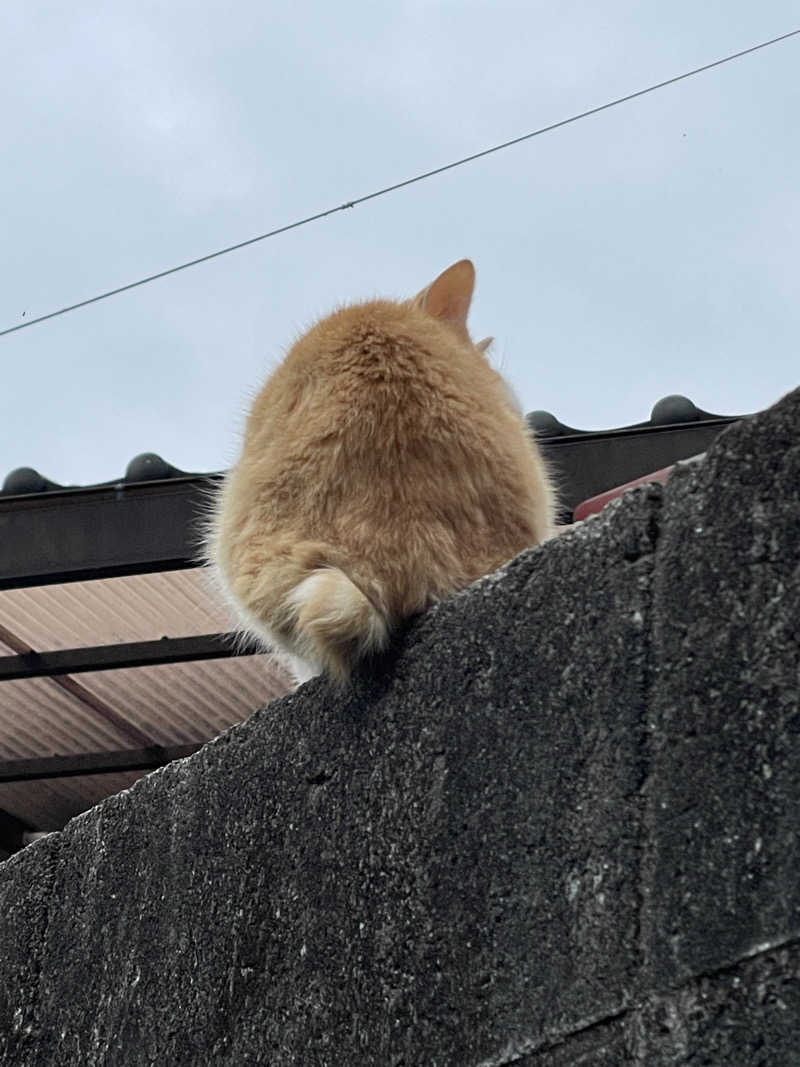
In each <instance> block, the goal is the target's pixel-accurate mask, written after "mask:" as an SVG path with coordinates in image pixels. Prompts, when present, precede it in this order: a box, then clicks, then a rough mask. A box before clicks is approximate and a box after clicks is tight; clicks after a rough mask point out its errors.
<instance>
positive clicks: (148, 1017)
mask: <svg viewBox="0 0 800 1067" xmlns="http://www.w3.org/2000/svg"><path fill="white" fill-rule="evenodd" d="M658 504H659V494H658V492H655V493H653V494H652V495H651V494H648V493H639V494H637V495H635V496H634V497H633V498H631V499H630V500H629V501H627V502H626V503H625V504H624V505H623V506H621V507H620V508H619V509H617V515H616V517H615V521H612V522H608V523H607V522H606V521H605V520H604V521H602V522H595V523H592V524H589V525H587V527H586V528H585V529H584V530H583V531H580V532H578V533H576V534H575V535H573V537H572V538H569V539H563V540H562V541H559V542H555V543H553V544H551V545H549V546H547V548H546V550H544V551H534V552H530V553H527V554H525V555H524V556H522V557H520V558H519V559H518V560H516V561H515V562H514V563H513V564H512V565H511V566H510V567H509V568H508V570H507V571H506V572H505V574H504V575H502V576H500V577H499V576H493V577H490V578H488V579H486V580H485V581H483V582H482V583H480V584H478V585H477V586H476V587H474V588H472V589H471V590H469V591H468V592H466V593H465V594H463V595H461V596H458V597H455V598H453V599H452V600H450V601H448V602H447V603H445V604H442V605H441V606H440V607H439V608H437V609H436V610H434V611H432V612H430V613H428V614H427V615H426V616H425V617H423V618H421V619H420V620H418V621H417V622H416V623H415V624H413V625H412V626H411V627H410V628H409V629H408V631H407V633H406V634H404V635H403V636H402V637H401V639H400V640H399V641H398V643H397V646H396V648H395V649H394V650H393V652H392V653H391V655H390V656H389V657H387V659H386V660H385V661H384V662H383V663H382V664H379V665H373V666H372V667H371V668H367V669H365V670H364V671H363V672H362V674H361V676H360V677H358V678H357V679H356V681H355V685H354V688H353V690H352V692H351V693H350V694H348V695H345V696H343V697H342V696H338V695H336V694H335V693H333V692H332V691H331V690H330V689H329V688H328V687H327V686H326V684H325V683H324V682H322V681H316V682H312V683H311V684H310V685H308V686H306V687H305V688H304V689H303V690H301V691H299V692H298V693H297V694H294V695H292V696H290V697H287V698H285V699H284V700H281V701H278V702H276V703H274V704H272V705H270V706H269V707H268V708H266V709H264V710H263V711H261V712H259V713H257V714H256V715H255V716H253V718H252V719H250V720H249V721H248V722H247V723H245V724H243V725H242V726H241V727H239V728H236V729H234V730H232V731H230V732H229V733H228V734H226V735H224V736H223V737H221V738H220V739H218V740H217V741H215V742H212V743H211V744H209V745H208V746H206V747H205V748H204V749H203V750H202V751H201V752H200V753H198V754H197V755H196V756H194V757H193V758H191V759H189V760H186V761H183V762H181V763H177V764H173V765H171V766H170V767H168V768H166V769H165V770H163V771H161V772H157V773H156V774H153V775H151V776H149V777H147V778H145V779H143V780H142V781H141V782H139V783H138V784H137V785H136V786H135V787H134V788H133V789H131V790H129V791H128V792H126V793H123V794H121V795H119V796H117V797H114V798H111V799H110V800H109V801H107V802H106V803H104V804H103V805H101V806H100V807H99V808H97V809H95V810H93V811H92V812H90V813H88V814H86V815H84V816H82V817H80V818H79V819H77V820H75V821H74V822H73V823H71V824H70V826H69V827H68V828H67V829H66V830H65V831H64V833H63V834H62V835H61V851H60V864H59V867H58V871H57V886H56V889H55V892H56V894H57V900H58V905H57V908H56V909H55V910H56V913H57V914H55V915H54V916H53V917H52V918H51V921H50V923H49V926H48V928H47V931H46V935H45V938H44V944H43V946H42V952H41V956H42V962H41V970H40V975H39V981H38V986H39V992H38V999H37V1002H36V1005H35V1016H34V1022H33V1026H34V1035H33V1038H34V1040H35V1046H34V1047H35V1049H36V1057H39V1058H38V1059H37V1058H33V1059H31V1060H30V1061H29V1062H32V1063H36V1062H46V1063H52V1064H62V1063H63V1064H75V1063H81V1064H82V1065H86V1067H90V1065H92V1064H101V1063H103V1064H105V1063H111V1062H113V1063H125V1064H140V1063H141V1064H145V1063H155V1062H158V1063H187V1064H193V1063H214V1064H235V1065H237V1067H239V1065H242V1064H247V1063H251V1062H252V1063H263V1062H270V1063H275V1064H292V1063H296V1064H303V1065H309V1067H310V1065H314V1064H345V1063H347V1064H349V1063H353V1064H356V1063H358V1064H363V1065H367V1064H376V1065H377V1064H380V1065H381V1067H386V1065H388V1064H397V1065H399V1064H406V1065H408V1064H412V1063H425V1064H429V1065H431V1067H434V1065H436V1064H440V1065H445V1064H447V1065H450V1064H454V1063H459V1064H469V1063H479V1062H481V1060H484V1059H489V1058H491V1057H492V1056H494V1055H496V1053H497V1051H498V1050H501V1049H504V1048H507V1047H509V1046H510V1045H511V1046H514V1047H519V1048H524V1046H525V1043H526V1042H528V1041H529V1040H530V1039H531V1035H534V1034H548V1033H554V1034H559V1033H561V1032H564V1031H566V1030H570V1029H574V1028H575V1026H576V1025H578V1024H579V1023H580V1020H582V1019H583V1018H584V1017H585V1016H586V1015H587V1014H592V1013H595V1012H597V1011H598V1010H600V1011H612V1010H617V1009H618V1008H619V1007H620V1006H621V1005H623V1004H624V1003H626V1001H627V1000H628V998H629V997H630V996H631V990H632V986H633V983H634V981H635V975H636V970H637V965H638V961H637V944H636V934H637V913H638V903H639V902H638V890H637V863H636V858H637V847H638V846H637V842H638V836H639V824H638V820H639V816H640V804H639V801H638V796H637V789H638V786H639V784H640V782H641V778H642V775H643V773H644V769H643V764H642V757H641V753H640V751H639V750H640V746H641V743H642V737H641V731H640V730H639V726H638V723H639V721H640V719H641V717H642V699H643V694H644V655H645V633H646V622H645V615H646V610H647V609H646V599H647V597H646V590H647V584H648V580H649V579H648V575H649V570H650V567H651V565H652V536H651V534H652V521H651V520H652V515H653V512H654V510H656V509H657V507H658ZM554 618H559V619H561V620H563V622H562V624H560V625H553V623H552V620H553V619H554ZM577 650H580V653H579V654H576V652H577ZM29 866H30V873H31V874H34V872H35V867H36V864H33V863H31V864H30V865H29ZM28 889H29V886H28V884H27V883H26V881H24V880H22V879H21V880H20V881H19V882H18V886H17V891H18V892H19V894H20V896H24V895H25V893H26V892H28ZM2 966H3V964H2V963H0V967H2ZM6 1062H8V1061H6Z"/></svg>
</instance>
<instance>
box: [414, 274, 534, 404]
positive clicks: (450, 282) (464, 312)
mask: <svg viewBox="0 0 800 1067" xmlns="http://www.w3.org/2000/svg"><path fill="white" fill-rule="evenodd" d="M474 290H475V267H474V266H473V263H472V260H470V259H460V260H459V261H458V262H457V263H453V265H452V266H450V267H448V268H447V270H443V271H442V273H441V274H440V275H439V276H438V277H437V278H436V279H435V280H434V281H432V282H431V284H430V285H428V286H427V287H426V288H425V289H423V290H422V291H421V292H419V293H417V295H416V296H415V297H414V298H413V299H412V300H410V301H409V304H410V305H411V306H412V307H415V308H419V310H421V311H425V312H426V313H427V314H428V315H432V316H433V317H434V318H435V319H438V320H439V321H440V322H442V323H444V324H445V325H447V326H449V327H450V328H451V329H452V330H453V331H454V332H455V334H456V335H457V336H458V338H459V339H460V340H462V341H467V342H468V343H469V344H471V345H474V347H475V348H477V349H478V350H479V351H480V352H483V353H484V354H486V353H487V352H488V351H489V348H490V347H491V344H492V340H493V338H491V337H484V338H483V340H482V341H477V342H475V341H473V340H472V338H471V337H470V334H469V330H468V329H467V317H468V316H469V309H470V305H471V303H472V294H473V292H474ZM498 378H499V379H500V382H501V385H502V388H503V391H504V393H505V396H506V399H507V401H508V404H509V406H510V407H511V408H513V409H514V411H515V412H517V413H518V414H519V415H522V414H523V409H522V405H521V404H520V401H519V397H518V396H517V394H516V393H515V392H514V389H513V388H512V386H511V385H510V384H509V383H508V382H507V381H506V380H505V378H503V377H502V375H498Z"/></svg>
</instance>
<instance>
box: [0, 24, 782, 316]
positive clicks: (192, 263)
mask: <svg viewBox="0 0 800 1067" xmlns="http://www.w3.org/2000/svg"><path fill="white" fill-rule="evenodd" d="M798 34H800V29H797V30H791V31H790V32H789V33H784V34H781V36H780V37H772V38H771V39H770V40H769V41H762V42H761V43H760V44H754V45H752V46H751V47H750V48H744V49H742V51H741V52H733V53H732V54H731V55H728V56H724V57H723V58H722V59H715V60H714V61H713V62H711V63H705V64H703V66H702V67H695V68H694V70H687V71H685V73H683V74H676V75H675V77H673V78H667V79H666V80H665V81H660V82H656V83H655V85H648V86H647V88H645V89H637V90H636V92H633V93H628V94H627V95H625V96H619V97H617V98H616V99H615V100H609V101H608V103H606V104H599V105H598V106H597V107H591V108H589V109H588V110H587V111H581V112H579V113H578V114H577V115H571V116H570V117H569V118H567V119H561V120H560V121H558V122H551V123H550V124H549V125H548V126H540V127H539V128H538V129H536V130H532V131H531V132H530V133H525V134H523V135H522V136H521V137H514V138H513V139H512V140H510V141H503V142H502V144H496V145H493V146H492V147H491V148H484V149H483V150H482V151H481V152H474V153H473V154H472V155H471V156H464V157H463V159H457V160H455V162H453V163H446V164H445V165H444V166H443V167H436V168H434V169H433V170H427V171H425V172H424V173H423V174H417V175H415V176H414V177H413V178H406V179H405V181H402V182H395V184H394V185H387V186H386V187H385V188H383V189H378V190H376V191H375V192H374V193H367V195H366V196H359V197H357V198H356V199H355V200H348V201H346V202H345V203H344V204H338V205H337V206H336V207H331V208H328V209H327V210H326V211H319V212H317V214H316V215H307V216H306V217H305V218H304V219H298V220H297V221H296V222H290V223H289V224H288V225H286V226H279V227H278V228H277V229H275V230H269V231H268V232H267V233H261V234H259V235H258V236H257V237H250V238H248V239H247V240H246V241H239V242H238V243H237V244H234V245H228V246H227V248H220V249H218V251H216V252H209V253H208V254H207V255H205V256H198V257H197V259H190V260H188V261H187V262H186V263H179V264H178V266H177V267H169V268H168V269H167V270H161V271H159V272H158V273H157V274H149V275H148V276H147V277H146V278H140V279H139V280H138V281H135V282H129V283H128V284H127V285H120V286H118V288H116V289H109V290H107V292H104V293H98V295H97V296H90V297H89V298H88V299H87V300H79V301H78V302H77V304H68V305H67V306H66V307H62V308H59V309H58V310H57V311H50V312H48V313H47V314H46V315H39V316H38V317H37V318H35V319H29V320H28V321H27V322H21V323H19V324H18V325H16V326H9V327H8V328H7V329H5V330H0V337H5V336H6V335H7V334H9V333H16V331H17V330H26V329H27V328H28V327H29V326H35V325H36V324H37V323H39V322H45V321H46V320H47V319H54V318H56V317H57V316H58V315H66V314H67V312H68V311H76V310H77V309H78V308H82V307H87V305H89V304H96V303H97V302H98V301H99V300H107V299H108V298H109V297H110V296H117V294H118V293H124V292H127V290H128V289H136V288H138V286H140V285H147V284H148V283H149V282H155V281H158V279H159V278H166V277H167V275H169V274H177V272H178V271H181V270H186V269H187V268H188V267H196V266H197V265H198V264H199V263H207V262H208V260H210V259H216V258H217V257H218V256H226V255H227V254H228V253H229V252H236V251H238V250H239V249H240V248H246V247H247V246H248V245H253V244H256V243H257V242H258V241H266V240H267V239H268V238H270V237H277V236H278V234H281V233H287V232H288V231H289V230H296V229H298V228H299V227H300V226H307V225H308V224H309V223H310V222H317V221H318V220H319V219H324V218H326V217H327V216H328V215H333V214H335V213H336V212H337V211H346V210H347V209H348V208H353V207H356V206H357V205H358V204H365V203H366V202H367V201H368V200H375V199H377V197H379V196H386V195H387V193H393V192H395V191H396V190H397V189H404V188H405V187H406V186H407V185H414V184H415V183H416V182H421V181H425V179H426V178H433V177H434V176H435V175H437V174H444V172H445V171H447V170H453V169H454V168H455V167H463V166H464V164H465V163H472V162H473V161H474V160H476V159H482V158H483V157H484V156H490V155H492V154H493V153H494V152H501V151H502V150H503V149H504V148H511V147H512V145H517V144H521V143H522V142H523V141H530V140H531V138H533V137H540V136H541V135H542V134H543V133H550V132H551V131H552V130H558V129H560V128H561V127H562V126H569V125H570V124H571V123H573V122H579V121H580V120H581V119H585V118H588V117H589V116H590V115H597V114H598V113H599V112H600V111H607V110H608V109H609V108H612V107H617V106H618V105H619V104H625V103H627V102H628V101H629V100H635V99H636V98H637V97H639V96H646V95H647V93H654V92H655V91H656V90H657V89H664V88H665V87H666V86H668V85H674V84H675V83H676V82H680V81H684V79H686V78H692V77H694V75H695V74H702V73H703V71H706V70H711V69H712V68H713V67H721V66H722V65H723V63H730V62H732V61H733V60H734V59H741V57H742V56H747V55H750V54H751V53H752V52H758V51H760V49H762V48H768V47H769V46H770V45H773V44H778V42H779V41H786V40H788V38H790V37H796V36H797V35H798Z"/></svg>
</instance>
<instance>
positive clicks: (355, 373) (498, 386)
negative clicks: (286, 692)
mask: <svg viewBox="0 0 800 1067" xmlns="http://www.w3.org/2000/svg"><path fill="white" fill-rule="evenodd" d="M474 285H475V270H474V268H473V266H472V263H471V262H470V261H469V260H466V259H464V260H461V261H460V262H458V263H455V264H453V266H452V267H449V268H448V269H447V270H446V271H444V272H443V273H442V274H440V275H439V277H438V278H437V279H436V280H435V281H434V282H433V283H432V284H431V285H430V286H428V288H427V289H424V290H423V291H422V292H421V293H419V295H418V296H416V297H415V298H414V299H412V300H407V301H401V302H400V301H398V302H395V301H389V300H373V301H369V302H367V303H363V304H355V305H352V306H349V307H344V308H342V309H340V310H338V311H334V312H333V314H332V315H329V316H328V317H327V318H325V319H322V321H320V322H318V323H317V324H316V325H315V326H313V327H312V328H311V329H310V330H309V331H308V332H307V333H306V334H304V335H303V336H302V337H301V338H300V339H299V340H298V341H297V342H296V343H295V344H294V345H293V346H292V348H291V350H290V351H289V353H288V355H287V356H286V358H285V359H284V361H283V362H282V363H281V364H280V366H279V367H278V368H277V369H276V370H275V372H274V373H273V374H272V375H271V376H270V377H269V379H268V380H267V382H266V383H265V385H264V386H263V387H262V389H261V391H260V392H259V394H258V396H257V397H256V400H255V402H254V404H253V407H252V410H251V411H250V414H249V417H248V419H247V424H246V428H245V435H244V443H243V447H242V452H241V455H240V457H239V459H238V461H237V462H236V464H235V465H234V467H233V468H232V469H231V471H230V472H229V473H228V475H227V477H226V478H225V481H224V484H223V487H222V489H221V491H220V494H219V497H218V499H217V502H216V506H215V509H214V514H213V518H212V523H211V533H210V536H209V540H208V546H207V549H208V557H209V560H210V561H211V563H212V564H213V565H214V567H215V568H216V570H217V572H218V576H219V578H220V580H221V584H222V587H223V589H224V590H225V592H226V593H227V595H228V597H229V599H230V600H231V601H232V602H233V604H234V606H235V607H236V609H237V611H238V614H239V616H240V618H241V620H242V622H243V625H244V628H245V629H246V630H247V631H248V632H249V633H251V634H253V635H256V636H258V637H259V638H260V639H262V640H263V641H264V643H265V645H266V646H267V647H268V648H269V649H271V650H273V651H274V652H276V653H277V654H278V655H279V657H280V658H282V659H283V660H284V661H285V662H288V664H289V666H290V667H291V668H292V670H293V672H294V674H295V676H296V677H297V679H298V680H299V681H302V680H305V679H307V678H309V677H311V676H313V675H314V674H318V673H320V672H322V671H325V672H327V673H328V674H329V675H330V676H331V677H332V678H333V679H335V680H337V681H339V682H343V681H345V680H346V679H347V677H348V675H349V673H350V670H351V668H352V666H353V664H354V663H355V662H356V661H357V660H359V659H360V658H362V657H364V656H366V655H368V654H369V653H371V652H376V651H379V650H380V649H382V648H384V647H385V646H386V644H387V643H388V641H389V638H390V635H391V631H392V628H393V627H394V626H395V624H396V623H397V622H399V621H400V620H402V619H404V618H407V617H408V616H410V615H413V614H415V613H416V612H419V611H424V610H425V609H426V608H427V607H430V605H431V604H433V603H435V602H436V601H437V600H440V599H441V598H442V597H445V596H447V595H448V594H449V593H453V592H455V591H456V590H458V589H462V588H463V587H464V586H466V585H469V583H470V582H472V581H474V580H475V579H476V578H479V577H480V576H481V575H484V574H487V573H488V572H489V571H492V570H494V569H495V568H496V567H498V566H500V565H501V564H503V563H505V562H507V561H508V560H509V559H511V558H512V557H513V556H515V555H516V554H517V553H518V552H520V551H522V550H523V549H525V548H528V547H530V546H532V545H535V544H538V543H539V542H541V541H543V540H545V539H546V538H547V537H549V536H550V534H551V532H552V520H553V511H554V493H553V489H552V486H551V483H550V479H549V478H548V475H547V472H546V470H545V467H544V464H543V462H542V459H541V456H540V455H539V451H538V449H537V447H536V444H535V441H534V440H533V438H532V435H531V432H530V430H529V429H528V427H527V424H526V422H525V420H524V418H523V415H522V413H521V411H520V410H519V409H518V407H517V406H516V404H515V402H514V400H513V395H512V394H511V391H510V389H509V388H508V387H507V386H506V384H505V382H504V381H503V379H502V378H501V377H500V375H499V374H498V373H497V372H496V371H495V370H493V369H492V367H491V366H490V364H489V362H488V360H487V358H486V356H485V355H484V349H485V348H486V347H487V346H488V341H487V342H480V343H479V344H477V345H476V344H475V343H474V342H473V341H472V340H471V338H470V336H469V332H468V330H467V315H468V312H469V307H470V302H471V299H472V292H473V288H474Z"/></svg>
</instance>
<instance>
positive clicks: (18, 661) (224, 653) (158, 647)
mask: <svg viewBox="0 0 800 1067" xmlns="http://www.w3.org/2000/svg"><path fill="white" fill-rule="evenodd" d="M262 651H263V650H262V649H261V648H259V647H257V646H256V645H253V644H242V643H241V642H239V641H237V637H236V635H235V634H232V633H223V634H202V635H199V636H197V637H162V638H160V639H159V640H157V641H130V642H128V643H126V644H117V645H96V646H94V647H90V648H66V649H60V650H59V651H57V652H34V651H27V652H21V653H20V654H19V655H16V656H0V682H9V681H13V680H16V679H19V678H54V679H55V678H56V677H59V676H62V675H67V674H81V673H83V672H85V671H112V670H119V669H120V668H123V667H153V666H157V665H160V664H164V663H185V662H187V661H190V660H191V661H196V660H206V659H225V658H227V657H229V656H255V655H258V654H260V653H261V652H262Z"/></svg>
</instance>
